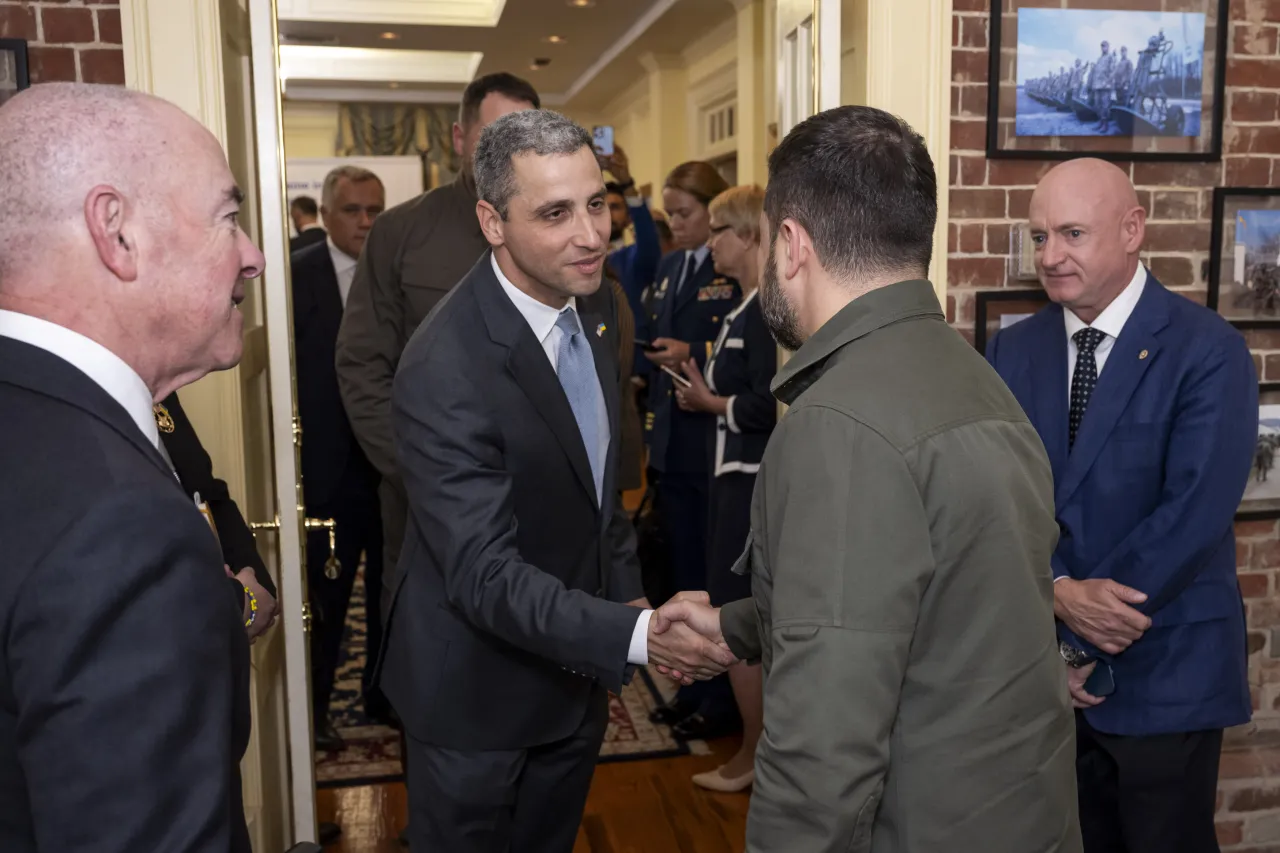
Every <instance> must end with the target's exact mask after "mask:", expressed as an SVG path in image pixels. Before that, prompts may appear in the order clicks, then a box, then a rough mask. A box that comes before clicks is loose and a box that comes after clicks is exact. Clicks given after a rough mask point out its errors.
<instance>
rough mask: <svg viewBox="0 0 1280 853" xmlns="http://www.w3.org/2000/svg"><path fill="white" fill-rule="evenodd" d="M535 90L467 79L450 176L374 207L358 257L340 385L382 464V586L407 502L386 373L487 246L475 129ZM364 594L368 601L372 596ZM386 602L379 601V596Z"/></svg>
mask: <svg viewBox="0 0 1280 853" xmlns="http://www.w3.org/2000/svg"><path fill="white" fill-rule="evenodd" d="M540 103H541V102H540V101H539V99H538V93H537V92H536V91H535V90H534V88H533V87H532V86H530V85H529V84H528V83H527V82H525V81H524V80H521V79H520V78H519V77H516V76H515V75H513V74H507V73H497V74H488V75H485V76H484V77H478V78H476V79H475V80H473V81H471V84H470V85H469V86H467V88H466V91H464V92H463V94H462V105H461V107H460V108H459V110H458V121H457V123H455V124H454V126H453V149H454V151H455V152H456V153H457V154H458V155H459V156H460V157H461V158H462V171H461V172H459V174H458V177H457V179H456V180H455V181H453V182H452V183H450V184H447V185H445V186H443V187H438V188H437V189H434V190H432V191H430V192H428V193H426V194H424V195H421V196H419V197H418V198H415V199H413V200H411V201H407V202H405V203H403V204H398V205H396V206H395V207H393V208H391V210H388V211H387V212H386V213H384V214H383V215H382V216H380V217H378V221H377V223H376V224H375V225H374V227H373V228H372V229H371V230H370V232H369V237H368V241H367V245H366V246H365V249H364V252H363V253H362V254H361V257H360V263H359V264H358V265H357V266H356V271H355V278H354V280H353V281H352V285H351V295H350V297H349V298H348V300H347V308H346V311H345V313H344V314H343V316H342V327H341V330H340V331H339V332H338V346H337V368H338V387H339V389H340V390H341V392H342V401H343V403H344V404H345V405H346V411H347V417H348V418H349V419H350V421H351V428H352V429H353V430H354V431H355V435H356V439H357V440H358V441H359V442H360V446H361V447H362V448H364V452H365V454H366V455H367V456H368V457H369V461H370V462H372V463H373V464H374V466H375V467H376V468H377V469H378V471H379V473H381V474H382V486H381V488H380V489H379V496H380V498H381V501H382V518H383V534H384V540H383V544H384V548H385V552H384V556H385V563H386V565H387V577H386V578H384V581H386V583H384V586H383V588H384V590H385V589H388V588H390V582H391V580H392V578H393V577H394V576H395V575H396V574H397V571H398V570H397V568H396V565H397V563H398V562H399V556H400V545H401V542H402V541H403V540H404V528H405V518H406V514H407V512H408V504H407V501H406V498H405V495H404V485H403V484H402V483H401V481H400V476H399V473H398V472H397V470H396V459H395V446H394V444H393V442H392V438H391V382H392V380H393V379H394V378H395V375H396V366H397V365H398V364H399V363H400V354H401V353H402V352H403V351H404V347H405V344H406V343H408V341H409V336H410V335H412V334H413V332H414V330H415V329H417V328H418V325H419V324H420V323H421V322H422V321H423V319H425V318H426V316H427V314H429V313H430V312H431V309H432V308H434V307H436V303H437V302H439V301H440V300H441V299H443V298H444V296H445V294H446V293H448V292H449V291H450V290H451V289H452V288H453V286H454V285H455V284H457V283H458V282H459V281H461V280H462V279H463V277H465V276H466V274H467V272H468V271H469V270H470V269H471V268H472V267H473V266H475V263H476V261H477V260H478V259H479V258H480V256H481V255H482V254H484V252H485V251H486V250H488V248H489V244H488V243H487V242H486V241H485V239H484V234H483V233H481V231H480V224H479V222H478V221H477V220H476V189H475V180H474V178H473V177H472V172H471V164H472V157H473V156H474V154H475V148H476V143H477V142H478V141H479V139H480V131H482V130H484V128H485V127H487V126H488V125H489V124H491V123H493V122H494V121H496V120H497V119H499V118H501V117H502V116H504V115H506V114H508V113H512V112H516V111H517V110H527V109H536V108H537V107H538V106H539V105H540ZM378 604H379V603H378V602H374V601H370V602H369V604H368V606H369V607H376V606H378ZM382 604H383V610H384V612H385V609H386V607H385V604H386V602H383V603H382Z"/></svg>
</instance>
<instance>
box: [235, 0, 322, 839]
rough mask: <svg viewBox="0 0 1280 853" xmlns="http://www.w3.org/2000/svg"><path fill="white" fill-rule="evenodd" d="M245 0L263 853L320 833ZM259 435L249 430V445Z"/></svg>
mask: <svg viewBox="0 0 1280 853" xmlns="http://www.w3.org/2000/svg"><path fill="white" fill-rule="evenodd" d="M237 1H238V2H239V3H241V4H244V6H243V7H244V8H245V10H246V12H247V24H248V32H249V46H250V50H249V51H248V53H247V54H246V55H245V56H244V57H243V64H242V68H243V69H244V75H245V76H244V80H245V83H246V92H247V97H246V102H245V104H244V107H245V111H244V114H243V115H244V117H245V123H246V133H247V134H248V135H250V136H251V137H252V138H253V139H254V140H255V143H256V144H255V145H254V148H253V151H254V156H253V163H252V166H253V172H254V175H253V179H252V183H253V184H254V188H253V195H254V199H255V201H256V204H254V205H253V207H254V208H255V209H256V212H257V215H258V223H259V228H258V232H259V233H258V236H259V240H260V242H259V245H260V246H261V248H262V253H263V255H265V256H266V259H267V266H266V272H265V273H264V274H263V276H262V278H261V279H260V285H259V287H258V288H257V292H258V293H259V294H260V297H261V312H260V314H259V317H260V319H261V326H260V328H261V334H260V336H259V339H258V341H257V346H256V347H255V349H254V352H255V355H256V356H257V358H256V363H255V365H254V366H255V367H257V368H258V370H259V372H260V376H261V379H260V382H259V385H258V387H257V388H256V389H252V391H253V393H252V394H248V393H247V394H246V396H248V397H251V399H252V401H253V403H254V404H255V412H254V415H255V417H254V418H253V423H254V425H255V429H257V430H258V431H259V432H260V436H261V445H262V447H263V451H264V452H262V453H260V454H258V455H257V456H258V458H257V459H255V460H254V461H255V462H257V463H258V464H257V466H256V467H257V470H258V472H259V476H261V477H262V478H264V479H269V480H270V497H271V499H272V500H271V506H270V508H269V509H268V511H266V512H264V513H262V515H261V517H260V518H258V519H255V520H256V521H260V522H263V523H264V524H265V527H264V529H263V530H262V531H261V532H259V533H258V534H257V541H258V546H259V550H261V551H262V552H263V553H264V554H270V555H271V557H272V558H273V562H274V567H275V568H276V570H277V572H278V573H277V574H276V579H277V586H278V588H279V593H280V622H279V623H278V626H277V628H276V630H274V631H272V632H271V633H272V634H273V635H274V637H273V638H272V640H273V643H272V644H268V645H267V648H266V649H263V650H262V651H261V652H258V653H257V655H259V656H261V657H262V658H263V660H262V661H261V662H260V663H259V670H258V671H257V672H255V686H256V689H257V690H258V693H259V697H261V694H263V693H270V694H271V696H272V698H273V701H271V702H270V707H268V708H263V707H261V706H262V700H261V698H260V699H259V701H258V704H257V706H255V708H254V713H255V719H254V727H255V732H256V733H257V737H256V738H255V748H256V752H257V756H258V759H259V760H260V762H261V764H262V766H263V767H264V768H267V767H269V768H270V771H269V772H265V771H264V772H263V774H262V781H263V786H262V788H261V789H259V790H258V791H256V792H255V794H256V801H255V803H254V805H255V806H257V807H259V808H260V809H261V814H262V815H263V823H264V829H263V832H262V833H261V836H259V837H255V838H254V841H255V847H254V849H255V851H257V853H276V851H283V850H284V849H285V848H287V847H288V846H290V845H291V844H294V843H296V842H299V841H314V840H315V837H316V805H315V765H314V752H313V749H312V742H313V737H312V728H311V725H312V722H311V699H310V695H311V691H310V662H309V659H308V658H309V656H308V648H307V641H308V637H307V635H308V633H309V630H310V624H309V623H310V610H309V608H308V606H307V589H306V573H305V571H304V570H303V566H304V565H305V563H304V558H303V544H304V539H305V537H304V533H303V524H304V518H303V509H302V507H303V504H302V494H301V486H300V481H301V478H300V477H299V461H298V445H299V441H300V436H301V431H300V430H299V429H298V428H297V423H298V421H297V408H296V403H295V395H294V385H293V319H292V317H293V315H292V309H291V307H290V290H289V248H288V247H289V235H288V230H287V224H286V217H285V214H286V210H287V206H286V203H285V180H284V142H283V140H284V136H283V128H282V126H281V108H280V80H279V76H278V74H277V68H278V55H279V53H278V38H277V30H276V11H275V4H274V2H273V0H247V2H246V0H237ZM248 352H249V350H248V348H246V354H247V353H248ZM249 390H250V389H246V392H248V391H249ZM246 420H248V418H246ZM252 437H253V436H250V435H248V434H247V435H246V445H249V444H250V442H249V441H248V439H250V438H252ZM262 645H263V644H262V643H261V642H259V643H258V646H262ZM257 660H258V658H257V657H255V661H257ZM264 713H265V714H268V715H269V716H270V720H271V726H270V727H268V725H267V724H265V722H264V720H263V719H262V717H261V716H259V715H261V714H264ZM268 782H269V787H268ZM248 799H249V797H248V795H247V794H246V801H248ZM277 827H278V829H277ZM259 839H261V840H259ZM259 844H261V846H258V845H259Z"/></svg>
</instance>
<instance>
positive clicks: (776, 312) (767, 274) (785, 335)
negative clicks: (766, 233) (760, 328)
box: [760, 243, 804, 352]
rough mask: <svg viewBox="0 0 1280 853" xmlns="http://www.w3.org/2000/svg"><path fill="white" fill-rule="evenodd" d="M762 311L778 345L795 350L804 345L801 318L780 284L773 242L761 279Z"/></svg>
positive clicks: (791, 350) (770, 245)
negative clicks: (788, 300)
mask: <svg viewBox="0 0 1280 853" xmlns="http://www.w3.org/2000/svg"><path fill="white" fill-rule="evenodd" d="M760 313H761V314H763V315H764V322H765V325H766V326H768V327H769V333H770V334H771V335H773V339H774V340H775V341H777V343H778V346H780V347H782V348H783V349H785V350H788V351H790V352H795V351H796V350H798V349H800V347H801V346H803V345H804V334H803V333H802V332H801V330H800V319H799V318H798V317H796V312H795V309H794V308H792V307H791V303H789V302H787V297H786V296H784V295H783V293H782V289H781V288H780V287H779V286H778V265H777V263H776V261H775V260H774V256H773V243H770V244H769V260H768V261H766V262H765V265H764V275H763V276H762V277H761V281H760Z"/></svg>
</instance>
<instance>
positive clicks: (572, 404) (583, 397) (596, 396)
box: [556, 308, 604, 503]
mask: <svg viewBox="0 0 1280 853" xmlns="http://www.w3.org/2000/svg"><path fill="white" fill-rule="evenodd" d="M556 326H557V327H558V328H559V329H560V331H561V332H562V333H563V335H562V336H561V338H560V352H559V355H558V356H557V361H556V375H557V376H558V377H559V378H560V387H561V388H563V389H564V394H565V396H566V397H568V398H569V408H571V409H573V419H574V420H575V421H577V422H578V432H579V433H581V434H582V444H583V446H584V447H585V448H586V451H587V461H588V462H590V463H591V479H592V480H593V481H594V482H595V484H596V501H597V503H598V502H599V501H600V495H601V494H602V492H603V491H604V460H603V459H601V458H600V422H599V420H598V417H599V409H598V406H599V404H600V380H599V378H598V377H597V376H596V360H595V357H594V356H592V354H591V345H590V344H589V343H587V339H586V337H585V336H584V335H583V334H582V326H581V325H579V323H578V315H577V313H576V312H575V311H574V310H573V309H571V308H566V309H564V310H563V311H561V312H560V316H559V317H558V318H557V319H556Z"/></svg>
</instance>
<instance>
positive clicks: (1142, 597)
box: [1053, 578, 1151, 655]
mask: <svg viewBox="0 0 1280 853" xmlns="http://www.w3.org/2000/svg"><path fill="white" fill-rule="evenodd" d="M1146 600H1147V596H1146V593H1143V592H1139V591H1138V590H1136V589H1133V588H1131V587H1127V586H1125V585H1124V584H1121V583H1116V582H1115V581H1113V580H1110V579H1099V580H1083V581H1078V580H1072V579H1071V578H1063V579H1062V580H1060V581H1058V582H1057V583H1055V584H1054V585H1053V612H1054V615H1055V616H1057V617H1058V618H1059V619H1061V620H1062V621H1063V622H1064V623H1065V624H1066V626H1067V627H1068V628H1070V629H1071V630H1072V631H1074V632H1075V633H1076V635H1077V636H1079V637H1083V638H1084V639H1085V640H1088V641H1089V642H1090V643H1093V645H1095V646H1097V647H1098V648H1099V649H1101V650H1102V651H1104V652H1106V653H1107V654H1109V655H1118V654H1120V653H1121V652H1123V651H1124V650H1125V649H1127V648H1129V646H1131V645H1133V643H1134V642H1135V641H1136V640H1137V639H1138V638H1140V637H1141V636H1142V635H1143V633H1144V632H1145V631H1146V630H1147V629H1148V628H1150V627H1151V617H1149V616H1147V615H1146V614H1144V613H1140V612H1139V611H1137V610H1135V609H1134V608H1133V607H1131V606H1130V605H1133V604H1141V603H1142V602H1144V601H1146Z"/></svg>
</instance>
